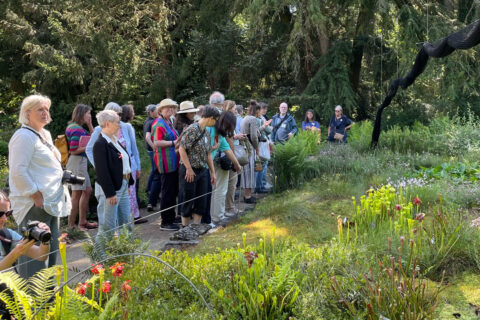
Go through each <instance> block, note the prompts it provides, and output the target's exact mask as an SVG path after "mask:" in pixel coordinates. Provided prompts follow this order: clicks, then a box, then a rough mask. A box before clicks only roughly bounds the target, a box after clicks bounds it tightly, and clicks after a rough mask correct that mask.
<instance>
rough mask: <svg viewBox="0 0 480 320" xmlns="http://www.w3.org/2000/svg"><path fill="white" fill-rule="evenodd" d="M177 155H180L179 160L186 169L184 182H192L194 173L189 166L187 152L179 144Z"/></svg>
mask: <svg viewBox="0 0 480 320" xmlns="http://www.w3.org/2000/svg"><path fill="white" fill-rule="evenodd" d="M178 153H179V154H180V159H182V163H183V165H184V166H185V169H186V173H185V181H187V182H193V180H194V178H195V172H194V171H193V168H192V165H191V164H190V159H188V154H187V150H185V148H184V147H183V145H181V144H180V147H179V148H178ZM180 178H182V177H180Z"/></svg>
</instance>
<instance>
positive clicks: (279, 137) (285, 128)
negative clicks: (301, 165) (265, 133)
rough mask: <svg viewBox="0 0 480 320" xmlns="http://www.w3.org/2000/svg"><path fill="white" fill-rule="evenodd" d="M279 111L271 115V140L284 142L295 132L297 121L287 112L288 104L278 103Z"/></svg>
mask: <svg viewBox="0 0 480 320" xmlns="http://www.w3.org/2000/svg"><path fill="white" fill-rule="evenodd" d="M278 109H279V111H280V112H279V113H277V114H276V115H274V116H273V118H272V119H273V121H272V124H271V125H272V127H273V129H272V134H271V140H272V141H273V142H274V143H284V142H286V141H287V140H288V139H290V138H291V137H292V136H293V135H295V134H297V132H298V128H297V123H296V122H295V119H294V118H293V116H292V115H291V114H290V113H289V112H288V104H287V103H285V102H282V103H280V106H279V108H278Z"/></svg>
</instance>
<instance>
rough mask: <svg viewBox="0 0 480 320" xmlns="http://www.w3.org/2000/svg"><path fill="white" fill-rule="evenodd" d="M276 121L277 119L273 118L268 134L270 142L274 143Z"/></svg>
mask: <svg viewBox="0 0 480 320" xmlns="http://www.w3.org/2000/svg"><path fill="white" fill-rule="evenodd" d="M276 119H277V118H276V117H275V116H273V118H272V133H271V134H270V140H271V141H272V142H276V140H275V136H276V135H277V129H278V128H277V127H276V123H275V122H276Z"/></svg>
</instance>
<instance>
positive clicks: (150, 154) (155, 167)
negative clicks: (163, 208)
mask: <svg viewBox="0 0 480 320" xmlns="http://www.w3.org/2000/svg"><path fill="white" fill-rule="evenodd" d="M147 153H148V156H149V157H150V165H151V166H152V171H150V175H149V176H148V182H147V191H148V192H150V190H152V183H153V176H154V175H155V170H157V166H156V165H155V161H154V160H153V155H154V152H153V151H148V150H147Z"/></svg>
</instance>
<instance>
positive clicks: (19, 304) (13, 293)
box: [0, 272, 33, 319]
mask: <svg viewBox="0 0 480 320" xmlns="http://www.w3.org/2000/svg"><path fill="white" fill-rule="evenodd" d="M0 283H4V284H5V285H6V286H7V288H8V289H9V290H10V292H8V291H3V292H2V293H0V298H1V299H2V300H3V301H4V302H5V304H6V306H7V309H8V310H9V311H10V313H11V314H12V315H14V316H15V318H16V319H24V318H25V317H27V318H28V316H30V317H31V306H32V303H33V299H32V298H31V297H30V296H29V295H28V294H27V292H26V290H27V280H25V279H23V278H21V277H20V276H19V275H18V274H17V273H15V272H5V273H0Z"/></svg>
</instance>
